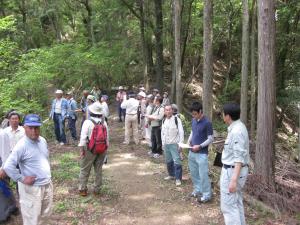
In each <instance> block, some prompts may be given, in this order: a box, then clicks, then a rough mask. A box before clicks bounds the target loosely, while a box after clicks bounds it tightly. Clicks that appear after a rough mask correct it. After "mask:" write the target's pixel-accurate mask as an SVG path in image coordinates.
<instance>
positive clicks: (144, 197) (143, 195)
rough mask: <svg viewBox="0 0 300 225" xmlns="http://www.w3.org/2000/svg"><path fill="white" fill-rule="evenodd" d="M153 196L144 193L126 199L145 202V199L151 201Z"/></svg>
mask: <svg viewBox="0 0 300 225" xmlns="http://www.w3.org/2000/svg"><path fill="white" fill-rule="evenodd" d="M154 197H155V194H153V193H150V192H148V193H144V194H138V195H129V196H128V198H129V199H131V200H139V201H140V200H145V199H151V198H154Z"/></svg>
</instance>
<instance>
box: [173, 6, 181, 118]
mask: <svg viewBox="0 0 300 225" xmlns="http://www.w3.org/2000/svg"><path fill="white" fill-rule="evenodd" d="M173 1H174V25H175V26H174V37H175V46H174V47H175V72H176V104H177V107H178V112H179V113H180V112H181V109H182V87H181V35H180V33H181V17H180V14H181V2H180V0H173Z"/></svg>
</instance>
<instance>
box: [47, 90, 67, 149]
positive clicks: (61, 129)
mask: <svg viewBox="0 0 300 225" xmlns="http://www.w3.org/2000/svg"><path fill="white" fill-rule="evenodd" d="M55 96H56V97H55V99H54V100H53V101H52V105H51V111H50V115H49V117H50V119H52V120H53V121H54V131H55V136H56V140H57V141H58V142H59V143H60V145H64V144H66V142H67V140H66V134H65V118H66V116H67V113H68V101H67V100H66V99H65V98H63V91H62V90H57V91H56V92H55Z"/></svg>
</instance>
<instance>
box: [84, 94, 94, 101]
mask: <svg viewBox="0 0 300 225" xmlns="http://www.w3.org/2000/svg"><path fill="white" fill-rule="evenodd" d="M86 98H87V99H89V100H92V101H93V102H95V101H96V98H95V96H94V95H88V96H87V97H86Z"/></svg>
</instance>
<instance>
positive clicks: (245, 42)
mask: <svg viewBox="0 0 300 225" xmlns="http://www.w3.org/2000/svg"><path fill="white" fill-rule="evenodd" d="M242 4H243V34H242V36H243V37H242V73H241V74H242V77H241V120H242V121H243V122H244V124H247V110H248V109H247V108H248V107H247V106H248V67H249V66H248V65H249V7H248V0H243V3H242Z"/></svg>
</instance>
